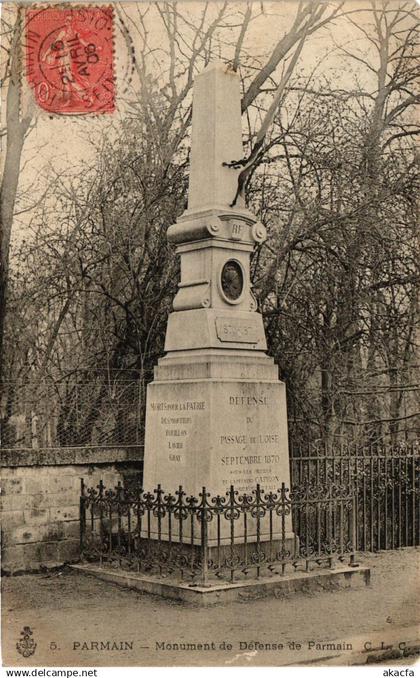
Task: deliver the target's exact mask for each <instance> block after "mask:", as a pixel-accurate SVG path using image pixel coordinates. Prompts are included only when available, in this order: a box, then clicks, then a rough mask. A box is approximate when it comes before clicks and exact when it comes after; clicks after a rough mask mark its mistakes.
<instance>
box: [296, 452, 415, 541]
mask: <svg viewBox="0 0 420 678" xmlns="http://www.w3.org/2000/svg"><path fill="white" fill-rule="evenodd" d="M290 470H291V477H292V483H293V484H296V485H306V486H309V487H310V486H311V485H322V486H324V487H328V486H329V485H330V484H334V483H338V484H343V483H344V484H346V483H351V484H352V486H353V488H354V495H355V548H356V550H357V551H379V550H382V549H396V548H401V547H406V546H418V545H420V502H419V500H420V474H419V471H420V448H419V444H418V442H413V443H401V444H399V445H394V446H390V445H372V446H369V447H362V448H353V447H352V446H341V447H340V448H339V449H337V448H335V449H334V450H333V451H328V450H325V448H316V447H314V448H312V450H311V451H309V450H308V448H300V449H292V453H291V458H290ZM297 521H299V516H297Z"/></svg>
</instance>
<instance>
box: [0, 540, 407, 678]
mask: <svg viewBox="0 0 420 678" xmlns="http://www.w3.org/2000/svg"><path fill="white" fill-rule="evenodd" d="M362 562H363V564H366V565H368V566H370V567H371V569H372V582H371V586H370V587H364V586H363V587H361V588H358V589H348V590H339V591H324V592H317V593H313V594H298V595H296V594H294V595H289V596H287V597H282V598H281V599H276V598H270V599H262V600H252V601H246V602H237V603H231V604H229V605H224V606H218V607H213V608H208V609H202V608H195V607H188V606H185V605H183V604H181V603H175V602H167V601H164V600H162V599H160V598H156V597H153V596H150V595H148V594H141V593H138V592H133V591H128V590H125V589H122V588H120V587H117V586H115V585H112V584H106V583H104V582H101V581H98V580H96V579H94V578H92V577H87V576H84V575H82V574H78V573H75V572H71V571H64V572H61V573H54V574H50V575H28V576H21V577H9V578H3V599H2V614H3V636H4V637H3V643H2V646H3V662H4V664H6V665H8V666H19V665H25V666H26V665H34V666H42V665H47V666H65V665H67V666H75V665H76V666H109V665H117V666H185V665H186V666H203V665H205V666H211V665H216V666H239V665H246V666H253V665H255V666H262V665H265V666H281V665H287V664H296V663H300V662H304V663H308V662H309V663H313V662H319V661H320V662H321V664H322V663H325V665H327V664H330V663H331V662H332V663H341V664H346V663H348V662H350V663H356V662H358V659H357V657H359V659H360V656H361V655H360V651H361V650H363V645H364V643H366V642H370V643H371V646H372V647H373V648H375V647H380V645H381V643H382V642H383V643H384V645H388V646H389V645H392V646H393V647H394V649H395V648H397V646H398V644H399V643H404V642H407V643H409V644H411V645H413V643H415V642H417V643H420V640H419V638H418V636H419V634H418V629H419V622H420V610H419V605H418V602H419V587H418V583H417V581H418V579H419V578H418V574H419V564H420V559H419V551H418V550H415V549H404V550H401V551H392V552H391V551H390V552H386V553H385V552H384V553H381V554H376V555H366V556H364V557H363V560H362ZM24 626H30V627H31V629H32V630H33V638H34V639H35V641H36V642H37V648H36V652H35V654H34V655H33V656H32V657H30V658H27V659H24V658H22V657H21V656H20V655H19V654H18V653H17V650H16V642H17V641H18V639H19V636H20V632H21V630H22V629H23V627H24ZM107 641H110V642H109V645H108V646H107ZM310 641H315V642H316V643H319V644H321V645H323V646H324V647H322V648H321V647H318V648H317V647H316V646H314V647H313V648H312V649H310V648H309V646H308V643H309V642H310ZM332 641H334V642H335V644H336V645H337V643H342V644H343V643H347V644H349V645H351V646H352V648H351V649H350V648H349V649H347V650H344V651H343V652H341V653H340V652H339V651H337V650H336V649H335V648H333V647H332V646H331V642H332ZM255 642H257V643H261V644H263V645H268V644H270V645H271V649H266V648H261V646H255ZM84 643H85V645H84ZM92 643H93V645H92ZM95 643H96V645H95ZM101 643H102V649H101ZM113 643H114V644H116V645H114V647H113ZM175 643H178V644H182V643H190V644H191V643H196V644H198V643H208V644H209V649H207V650H195V649H189V650H183V649H179V650H176V649H173V648H172V649H171V647H172V646H173V644H175ZM223 643H224V645H223ZM252 643H254V645H253V644H252ZM293 643H294V647H295V649H293ZM298 643H299V644H300V646H301V647H300V649H296V648H297V644H298ZM163 644H165V645H163ZM228 644H230V646H231V647H229V645H228ZM274 644H277V648H278V649H275V648H274V647H273V645H274ZM327 644H328V647H327ZM281 646H283V647H281ZM108 647H109V649H108ZM120 648H122V649H120ZM163 648H165V649H163ZM213 648H214V649H213ZM225 648H227V649H225ZM338 654H340V658H339V659H337V655H338ZM328 657H329V659H328ZM413 661H414V658H410V659H407V663H411V662H413ZM394 663H395V662H394Z"/></svg>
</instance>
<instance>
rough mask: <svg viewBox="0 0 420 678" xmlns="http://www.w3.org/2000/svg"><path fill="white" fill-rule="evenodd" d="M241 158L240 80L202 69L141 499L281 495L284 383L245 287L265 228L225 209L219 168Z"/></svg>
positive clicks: (213, 67)
mask: <svg viewBox="0 0 420 678" xmlns="http://www.w3.org/2000/svg"><path fill="white" fill-rule="evenodd" d="M242 157H243V146H242V129H241V94H240V82H239V76H238V74H237V73H235V72H233V71H232V70H230V69H229V68H228V67H227V66H226V65H224V64H221V63H213V64H210V65H209V66H207V68H205V70H204V71H203V72H202V73H200V74H199V75H198V76H197V77H196V79H195V83H194V94H193V117H192V143H191V169H190V179H189V197H188V209H187V210H186V211H185V212H184V213H183V214H182V215H181V217H180V218H179V219H178V221H177V222H176V224H174V225H173V226H171V227H170V228H169V229H168V240H169V242H171V243H174V244H175V245H176V252H177V253H178V254H179V255H180V257H181V280H180V283H179V285H178V287H179V289H178V292H177V294H176V296H175V299H174V303H173V312H172V313H171V314H170V315H169V319H168V326H167V332H166V342H165V353H166V355H165V357H163V358H161V359H160V360H159V362H158V366H157V367H156V368H155V374H154V381H153V382H152V383H150V384H149V386H148V389H147V411H146V439H145V453H144V482H143V486H144V488H145V489H146V490H150V491H151V490H153V489H154V488H156V487H157V485H158V484H160V485H161V486H162V488H163V489H164V490H166V491H171V492H174V491H175V490H176V489H177V488H178V486H179V485H182V486H183V488H184V490H185V492H186V493H188V494H195V495H196V496H198V495H199V493H200V492H201V490H202V487H203V486H205V487H206V489H207V491H208V492H210V493H211V494H212V495H216V494H224V493H226V491H227V490H229V487H230V486H231V485H234V487H235V489H236V490H238V491H239V492H240V493H243V492H251V491H252V489H253V488H255V486H256V484H257V483H259V484H260V485H261V487H262V488H263V489H264V490H266V491H271V490H272V491H274V490H277V489H278V488H279V487H280V486H281V483H282V482H284V483H285V484H286V486H287V487H290V485H289V482H290V480H289V479H290V476H289V454H288V439H287V413H286V393H285V385H284V384H283V383H282V382H281V381H279V379H278V368H277V367H276V366H275V364H274V361H273V359H272V358H270V357H268V356H267V355H266V349H267V345H266V339H265V333H264V327H263V322H262V317H261V314H260V313H259V312H258V310H257V302H256V299H255V297H254V295H253V292H252V285H251V280H250V256H251V253H252V251H253V248H254V246H255V244H256V243H261V242H263V241H264V240H265V238H266V231H265V228H264V226H263V225H262V224H261V223H260V222H258V221H257V219H256V217H255V216H254V215H253V214H252V213H251V212H250V211H249V210H248V209H247V208H246V207H245V206H244V203H243V200H242V198H239V199H238V201H237V204H235V206H233V207H232V206H231V204H232V202H233V200H234V197H235V195H236V192H237V185H238V174H239V172H240V169H232V168H231V167H227V166H225V165H224V163H229V162H231V161H232V160H240V159H241V158H242ZM288 532H289V533H290V532H291V526H290V522H289V521H288Z"/></svg>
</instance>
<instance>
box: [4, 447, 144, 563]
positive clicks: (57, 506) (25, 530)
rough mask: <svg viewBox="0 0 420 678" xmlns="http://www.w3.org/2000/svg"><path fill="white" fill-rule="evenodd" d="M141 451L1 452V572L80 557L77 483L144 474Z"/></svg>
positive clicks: (113, 481)
mask: <svg viewBox="0 0 420 678" xmlns="http://www.w3.org/2000/svg"><path fill="white" fill-rule="evenodd" d="M142 456H143V450H142V449H141V448H139V447H132V448H129V447H128V448H60V449H49V450H30V449H29V450H2V460H1V467H2V468H1V476H2V481H1V486H2V487H1V512H2V521H1V522H2V525H1V532H2V572H3V573H4V574H17V573H20V572H30V571H36V570H40V569H42V568H52V567H57V566H59V565H63V564H64V563H68V562H75V561H77V560H78V558H79V497H80V479H81V478H84V480H85V481H86V483H87V485H88V486H89V487H90V486H95V485H97V484H98V482H99V480H100V479H101V478H102V480H103V481H104V483H105V485H106V486H107V487H113V486H115V485H116V483H117V482H118V481H119V480H120V481H121V482H126V481H127V480H129V479H130V478H132V477H133V476H134V475H138V474H139V473H141V472H142Z"/></svg>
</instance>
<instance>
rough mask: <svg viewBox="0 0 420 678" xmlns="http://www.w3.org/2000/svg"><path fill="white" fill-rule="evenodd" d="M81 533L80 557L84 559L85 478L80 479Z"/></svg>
mask: <svg viewBox="0 0 420 678" xmlns="http://www.w3.org/2000/svg"><path fill="white" fill-rule="evenodd" d="M79 531H80V533H79V540H80V541H79V549H80V557H81V558H82V557H83V550H84V539H85V531H86V506H85V483H84V480H83V478H80V506H79Z"/></svg>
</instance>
